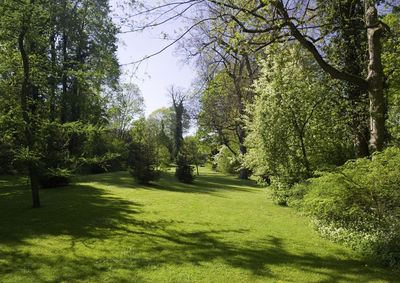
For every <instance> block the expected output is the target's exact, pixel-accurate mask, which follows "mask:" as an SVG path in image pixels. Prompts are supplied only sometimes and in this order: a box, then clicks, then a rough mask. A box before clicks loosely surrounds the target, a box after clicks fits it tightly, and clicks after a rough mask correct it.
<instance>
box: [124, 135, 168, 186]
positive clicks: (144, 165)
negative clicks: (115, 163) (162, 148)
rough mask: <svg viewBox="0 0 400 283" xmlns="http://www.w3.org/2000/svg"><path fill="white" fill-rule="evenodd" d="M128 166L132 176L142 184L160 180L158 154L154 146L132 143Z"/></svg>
mask: <svg viewBox="0 0 400 283" xmlns="http://www.w3.org/2000/svg"><path fill="white" fill-rule="evenodd" d="M128 166H129V172H130V173H131V175H132V176H133V177H134V178H136V180H137V181H138V182H139V183H141V184H149V182H150V181H155V180H157V179H158V178H159V176H160V172H159V171H158V170H157V167H158V160H157V152H156V149H155V147H154V146H153V145H152V144H141V143H136V142H132V143H131V144H130V146H129V156H128Z"/></svg>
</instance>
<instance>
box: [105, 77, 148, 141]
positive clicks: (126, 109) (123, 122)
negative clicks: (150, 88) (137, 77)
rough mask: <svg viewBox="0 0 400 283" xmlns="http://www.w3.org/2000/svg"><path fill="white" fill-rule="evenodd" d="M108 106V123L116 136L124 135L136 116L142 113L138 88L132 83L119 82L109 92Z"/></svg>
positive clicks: (141, 101)
mask: <svg viewBox="0 0 400 283" xmlns="http://www.w3.org/2000/svg"><path fill="white" fill-rule="evenodd" d="M110 104H111V105H110V108H109V110H108V111H109V112H108V113H109V116H110V124H111V127H112V128H113V129H115V131H116V132H117V136H118V137H122V136H124V135H125V134H126V133H127V131H128V130H129V129H130V127H131V126H132V123H133V122H134V120H135V119H136V118H139V117H140V116H142V115H143V108H144V100H143V97H142V95H141V93H140V90H139V88H138V87H137V86H136V85H134V84H126V83H125V84H121V85H120V88H119V89H118V90H117V91H116V92H115V93H112V94H111V103H110Z"/></svg>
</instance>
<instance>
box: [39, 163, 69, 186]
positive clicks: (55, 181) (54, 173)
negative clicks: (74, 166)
mask: <svg viewBox="0 0 400 283" xmlns="http://www.w3.org/2000/svg"><path fill="white" fill-rule="evenodd" d="M70 178H71V171H69V170H68V169H63V168H55V169H48V170H46V171H45V172H43V173H42V174H41V175H40V176H39V183H40V186H41V187H42V188H57V187H65V186H68V185H69V183H70Z"/></svg>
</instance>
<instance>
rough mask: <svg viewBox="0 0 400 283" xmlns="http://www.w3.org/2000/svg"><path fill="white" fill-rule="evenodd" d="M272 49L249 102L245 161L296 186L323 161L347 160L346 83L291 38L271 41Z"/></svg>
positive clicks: (261, 172) (265, 176)
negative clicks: (336, 81)
mask: <svg viewBox="0 0 400 283" xmlns="http://www.w3.org/2000/svg"><path fill="white" fill-rule="evenodd" d="M267 55H268V56H267V58H269V59H266V60H264V61H263V62H262V75H261V76H260V78H259V79H258V81H257V82H256V93H257V97H256V99H255V102H254V103H253V104H252V105H250V106H249V107H248V119H247V129H248V132H249V134H248V136H247V142H246V145H247V147H248V153H247V154H246V156H245V165H246V166H247V167H248V168H250V169H252V171H253V173H254V174H255V175H256V176H258V177H259V178H260V179H268V178H271V177H272V178H275V179H276V182H279V183H282V186H283V187H288V186H289V187H290V186H292V185H293V184H295V183H296V182H298V181H301V180H304V179H306V178H308V177H310V176H311V175H312V173H313V171H314V170H315V169H316V168H318V167H321V166H326V165H330V164H341V163H343V162H344V161H345V160H346V158H347V156H348V155H349V152H351V147H352V144H351V139H350V138H349V135H348V132H347V131H346V129H347V128H346V121H344V120H343V115H342V108H341V107H342V105H341V104H342V103H341V101H340V96H339V95H338V92H339V91H340V89H339V88H338V86H337V85H335V84H334V83H332V82H329V79H328V78H327V77H326V76H325V74H324V73H322V72H321V70H320V69H319V67H318V66H317V65H316V64H315V62H314V61H313V59H312V58H311V57H310V56H309V54H308V53H305V52H304V50H303V49H301V48H300V47H299V46H298V45H294V44H288V46H286V47H285V49H282V48H279V47H276V46H271V47H270V48H269V49H268V50H267ZM349 141H350V142H349ZM349 149H350V150H349ZM280 186H281V185H279V186H278V187H280ZM279 190H281V189H279Z"/></svg>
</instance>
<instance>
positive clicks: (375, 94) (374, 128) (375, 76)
mask: <svg viewBox="0 0 400 283" xmlns="http://www.w3.org/2000/svg"><path fill="white" fill-rule="evenodd" d="M374 2H375V1H371V0H365V22H366V25H367V36H368V51H369V64H368V78H367V81H368V94H369V100H370V108H369V112H370V142H369V145H370V149H371V150H372V151H380V150H382V149H383V146H384V142H385V135H386V131H385V119H386V117H385V116H386V105H385V96H384V91H383V88H384V83H383V82H384V73H383V68H382V61H381V54H382V43H381V38H382V35H383V27H382V25H381V23H380V22H379V19H378V11H377V9H376V7H375V3H374Z"/></svg>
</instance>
